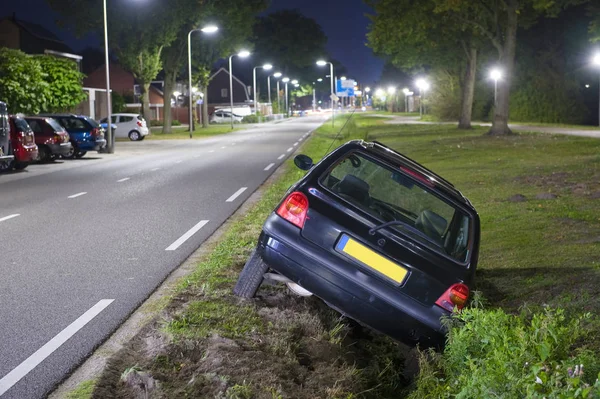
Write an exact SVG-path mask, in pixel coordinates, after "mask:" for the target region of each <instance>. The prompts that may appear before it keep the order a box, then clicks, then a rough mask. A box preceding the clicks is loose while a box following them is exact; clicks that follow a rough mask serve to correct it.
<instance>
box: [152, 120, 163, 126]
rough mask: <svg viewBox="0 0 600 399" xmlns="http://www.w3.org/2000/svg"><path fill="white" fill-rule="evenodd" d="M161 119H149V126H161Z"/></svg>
mask: <svg viewBox="0 0 600 399" xmlns="http://www.w3.org/2000/svg"><path fill="white" fill-rule="evenodd" d="M162 125H163V121H159V120H158V119H152V120H151V121H150V126H162Z"/></svg>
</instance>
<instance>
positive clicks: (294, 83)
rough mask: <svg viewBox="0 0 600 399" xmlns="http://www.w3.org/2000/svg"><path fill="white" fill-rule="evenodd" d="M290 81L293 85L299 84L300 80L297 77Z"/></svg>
mask: <svg viewBox="0 0 600 399" xmlns="http://www.w3.org/2000/svg"><path fill="white" fill-rule="evenodd" d="M290 83H292V84H293V85H297V84H298V80H297V79H294V80H292V81H291V82H290Z"/></svg>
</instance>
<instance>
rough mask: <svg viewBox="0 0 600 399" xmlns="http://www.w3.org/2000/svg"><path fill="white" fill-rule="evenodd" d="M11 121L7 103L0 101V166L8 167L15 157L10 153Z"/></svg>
mask: <svg viewBox="0 0 600 399" xmlns="http://www.w3.org/2000/svg"><path fill="white" fill-rule="evenodd" d="M10 153H11V151H10V123H9V122H8V109H7V107H6V103H5V102H2V101H0V168H4V167H7V166H8V165H9V164H10V163H11V162H13V160H14V159H15V157H14V155H10Z"/></svg>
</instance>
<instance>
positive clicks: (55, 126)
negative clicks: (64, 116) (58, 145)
mask: <svg viewBox="0 0 600 399" xmlns="http://www.w3.org/2000/svg"><path fill="white" fill-rule="evenodd" d="M46 123H48V124H49V125H50V127H51V128H52V129H54V131H55V132H64V131H65V128H64V127H62V126H61V125H60V123H58V122H57V121H56V120H54V119H51V118H50V119H46Z"/></svg>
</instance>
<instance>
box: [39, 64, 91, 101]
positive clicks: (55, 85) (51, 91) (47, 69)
mask: <svg viewBox="0 0 600 399" xmlns="http://www.w3.org/2000/svg"><path fill="white" fill-rule="evenodd" d="M34 59H35V60H36V61H37V62H39V64H40V66H41V68H42V71H43V72H44V75H45V76H44V81H45V82H46V83H47V84H48V86H47V89H48V92H47V101H46V106H45V107H44V110H45V111H48V112H65V111H68V110H70V109H72V108H73V107H75V106H76V105H77V104H79V103H80V102H82V101H83V100H85V99H86V95H85V93H84V92H83V89H82V83H83V77H84V75H83V74H82V73H81V72H79V70H78V69H77V64H76V63H75V62H73V61H71V60H68V59H65V58H58V57H54V56H51V55H38V56H35V57H34Z"/></svg>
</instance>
